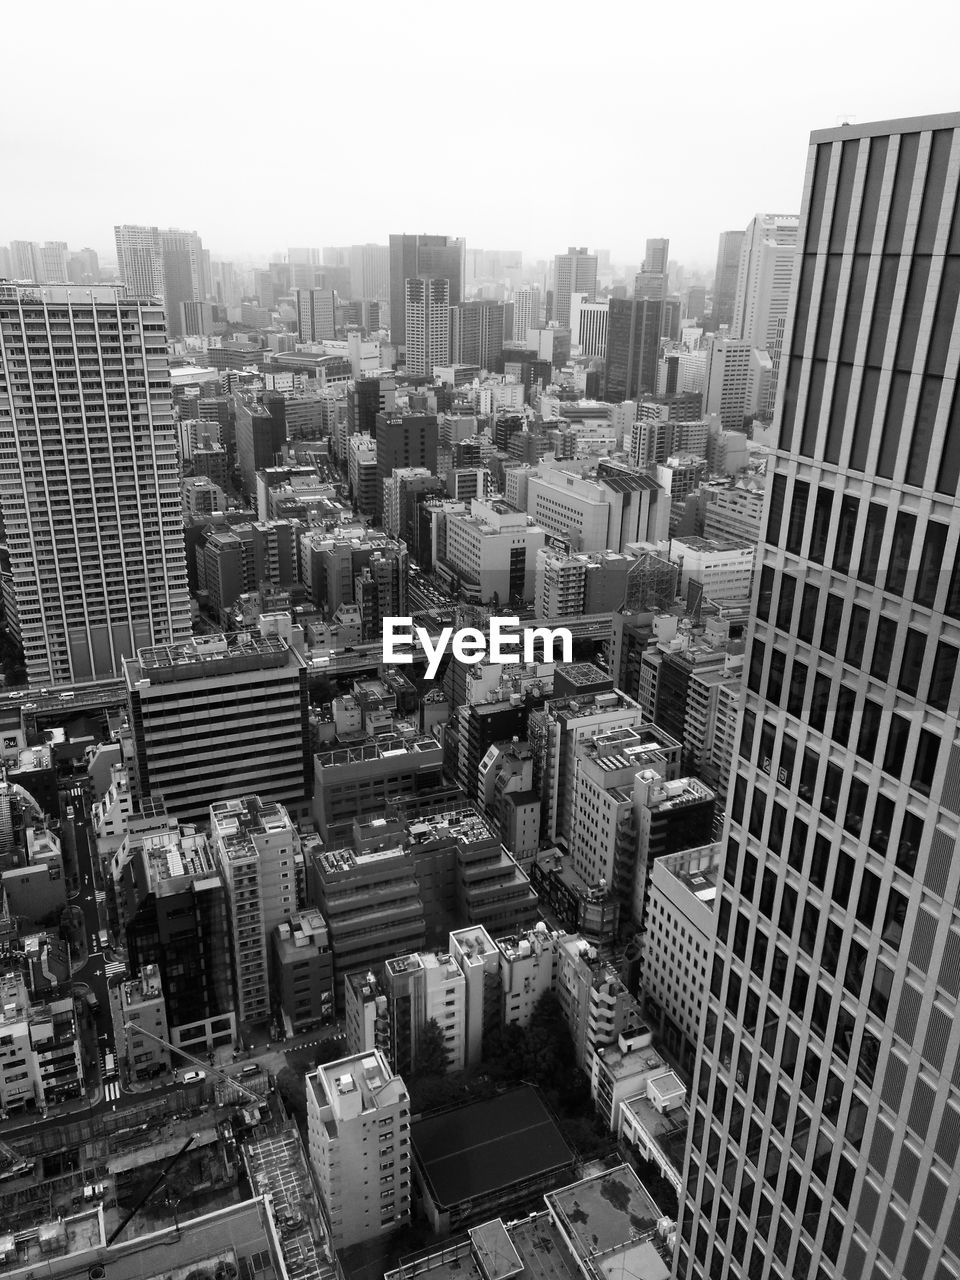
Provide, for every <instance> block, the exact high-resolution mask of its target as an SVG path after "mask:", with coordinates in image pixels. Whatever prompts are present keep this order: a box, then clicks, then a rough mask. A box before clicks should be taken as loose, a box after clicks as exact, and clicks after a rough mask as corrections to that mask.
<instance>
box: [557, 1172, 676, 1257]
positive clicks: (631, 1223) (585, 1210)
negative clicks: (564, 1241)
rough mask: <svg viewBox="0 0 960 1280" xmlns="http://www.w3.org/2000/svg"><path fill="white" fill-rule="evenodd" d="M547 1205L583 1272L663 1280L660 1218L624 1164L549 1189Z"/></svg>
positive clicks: (637, 1179)
mask: <svg viewBox="0 0 960 1280" xmlns="http://www.w3.org/2000/svg"><path fill="white" fill-rule="evenodd" d="M546 1201H547V1206H548V1208H549V1209H550V1211H551V1213H552V1214H553V1215H554V1216H555V1218H556V1220H557V1222H558V1223H559V1224H560V1225H561V1227H562V1228H563V1230H564V1231H565V1232H566V1233H567V1236H568V1238H569V1239H570V1241H571V1243H572V1244H573V1247H574V1250H575V1252H576V1254H577V1256H578V1258H579V1259H580V1261H581V1264H582V1266H583V1267H584V1269H585V1270H587V1272H588V1274H589V1273H591V1272H592V1273H593V1274H594V1275H596V1276H600V1277H604V1278H605V1280H622V1277H624V1276H625V1275H629V1276H630V1277H631V1278H632V1280H668V1277H669V1275H670V1268H669V1266H668V1265H667V1263H666V1262H665V1260H664V1257H663V1255H662V1254H661V1252H660V1249H659V1248H658V1247H657V1243H655V1242H657V1233H656V1228H657V1223H658V1221H659V1220H660V1219H661V1218H662V1216H663V1215H662V1214H661V1212H660V1210H659V1209H658V1208H657V1206H656V1205H655V1204H654V1202H653V1200H651V1198H650V1196H649V1195H648V1194H647V1192H646V1191H645V1190H644V1188H643V1186H642V1185H641V1183H640V1180H639V1178H638V1177H637V1175H636V1174H635V1173H634V1172H633V1170H632V1169H631V1168H629V1166H627V1165H619V1166H618V1167H617V1168H615V1169H609V1170H607V1172H605V1173H600V1174H597V1175H595V1176H594V1177H592V1178H585V1179H584V1180H583V1181H582V1182H577V1183H575V1184H574V1185H573V1186H572V1187H564V1188H562V1189H561V1190H559V1191H552V1192H550V1193H549V1195H547V1196H546Z"/></svg>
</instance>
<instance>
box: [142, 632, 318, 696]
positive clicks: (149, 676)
mask: <svg viewBox="0 0 960 1280" xmlns="http://www.w3.org/2000/svg"><path fill="white" fill-rule="evenodd" d="M290 661H293V662H295V663H296V662H299V661H302V660H301V659H300V658H299V655H298V654H297V653H296V652H295V651H294V650H292V649H291V648H290V647H289V646H288V645H287V642H286V641H285V640H284V639H283V638H282V637H281V636H261V635H256V634H252V633H250V632H242V633H237V634H229V635H228V634H226V633H224V632H218V633H215V634H211V635H205V636H193V637H192V638H191V639H190V640H187V641H186V642H185V643H183V644H165V645H157V646H155V647H154V648H151V649H140V650H139V651H138V652H137V657H136V659H135V660H134V659H126V660H125V662H124V668H125V670H126V673H127V679H128V681H129V683H131V684H136V682H137V681H139V680H149V681H151V682H153V681H159V682H162V681H164V680H179V679H193V678H196V677H198V676H205V675H215V674H226V673H227V672H230V671H242V670H255V669H260V668H263V667H284V666H286V665H287V664H288V663H289V662H290ZM217 667H220V668H221V669H222V670H221V671H217V670H216V668H217Z"/></svg>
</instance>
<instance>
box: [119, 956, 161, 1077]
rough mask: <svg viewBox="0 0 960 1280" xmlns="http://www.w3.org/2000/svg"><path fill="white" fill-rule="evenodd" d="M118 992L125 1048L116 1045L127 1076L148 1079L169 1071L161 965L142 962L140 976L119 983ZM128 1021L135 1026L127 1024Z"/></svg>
mask: <svg viewBox="0 0 960 1280" xmlns="http://www.w3.org/2000/svg"><path fill="white" fill-rule="evenodd" d="M119 995H120V1014H121V1019H122V1022H123V1040H122V1046H123V1047H122V1049H121V1048H120V1045H119V1044H118V1046H117V1047H118V1049H120V1056H121V1057H122V1058H123V1059H124V1061H125V1064H126V1068H127V1075H128V1076H129V1078H130V1079H132V1080H149V1079H151V1078H152V1077H153V1076H158V1075H161V1074H162V1073H163V1072H164V1071H169V1070H170V1049H169V1047H168V1046H169V1043H170V1028H169V1026H168V1025H167V1006H166V1002H165V1001H164V998H163V983H162V982H161V980H160V969H159V967H158V966H157V965H155V964H145V965H143V967H142V968H141V970H140V974H139V976H138V977H136V978H131V979H130V980H129V981H128V982H121V983H120V987H119ZM128 1023H134V1024H135V1025H134V1026H128V1025H127V1024H128ZM141 1032H147V1034H146V1035H142V1034H140V1033H141ZM161 1041H163V1042H165V1043H160V1042H161Z"/></svg>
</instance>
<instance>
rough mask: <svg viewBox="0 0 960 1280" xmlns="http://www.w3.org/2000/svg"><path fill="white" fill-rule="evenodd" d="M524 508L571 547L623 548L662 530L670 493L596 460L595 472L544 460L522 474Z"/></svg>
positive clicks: (651, 539) (630, 471)
mask: <svg viewBox="0 0 960 1280" xmlns="http://www.w3.org/2000/svg"><path fill="white" fill-rule="evenodd" d="M704 465H706V464H704ZM527 513H528V514H529V515H530V517H531V518H532V519H533V520H534V521H536V523H537V525H538V526H539V527H540V528H542V529H544V530H545V531H546V532H547V533H548V534H552V535H553V536H554V537H556V538H562V539H563V540H564V541H565V542H566V543H567V545H568V546H569V547H570V549H571V551H574V552H581V551H582V552H587V553H590V552H600V551H605V550H607V549H609V550H611V551H617V552H620V551H623V550H624V548H625V547H626V546H627V545H628V544H630V543H633V542H659V541H661V540H662V539H664V538H665V537H666V536H667V530H668V527H669V522H670V499H669V495H668V494H667V493H665V492H664V490H663V488H662V487H661V485H660V484H658V483H657V481H656V480H654V479H653V478H652V477H650V476H648V475H644V474H642V473H640V472H638V471H635V470H633V469H630V468H626V467H617V466H615V465H612V464H608V463H606V462H601V463H600V466H599V467H598V469H597V472H596V474H594V475H578V474H576V472H575V470H571V471H569V472H568V471H565V470H564V469H563V464H562V463H557V464H555V465H550V466H543V467H540V468H538V470H537V471H536V472H533V473H531V474H530V475H529V477H528V479H527Z"/></svg>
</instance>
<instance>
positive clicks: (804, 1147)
mask: <svg viewBox="0 0 960 1280" xmlns="http://www.w3.org/2000/svg"><path fill="white" fill-rule="evenodd" d="M958 180H960V114H957V115H949V116H937V117H930V118H922V119H915V120H900V121H888V122H885V123H880V124H873V125H865V126H862V127H860V126H857V127H850V126H843V127H841V128H836V129H829V130H824V131H823V132H819V133H815V134H814V135H813V136H812V138H811V145H810V153H809V162H808V166H807V179H806V184H805V191H804V200H803V210H802V214H801V218H800V231H799V238H798V245H799V250H798V251H799V253H800V254H801V255H802V262H801V266H800V273H799V279H798V285H797V290H796V295H795V297H794V299H793V302H792V304H791V307H790V313H789V315H788V318H787V324H786V334H785V342H784V363H783V374H784V376H783V379H782V383H783V387H782V391H781V395H780V401H779V404H778V408H777V422H778V426H779V447H778V450H777V454H776V462H775V466H774V467H773V474H772V476H771V482H770V489H769V492H768V506H767V525H766V535H765V541H764V542H763V543H761V547H760V555H759V559H760V573H759V574H758V577H757V588H756V594H755V597H754V606H755V608H754V612H755V615H756V617H755V621H754V622H753V624H752V626H751V631H750V637H749V646H748V662H747V677H746V685H745V690H744V711H743V720H742V727H741V733H740V739H739V761H738V765H737V769H736V775H735V778H734V782H733V788H732V791H731V794H730V796H729V797H728V809H729V814H728V817H727V822H726V830H725V862H724V870H723V879H722V892H721V896H720V899H719V902H718V911H717V938H716V942H715V945H714V952H713V955H712V957H711V959H712V967H711V969H710V972H711V986H710V992H709V999H708V1007H707V1009H706V1011H705V1022H704V1024H703V1027H702V1036H701V1048H700V1052H699V1056H698V1062H697V1070H696V1079H695V1086H694V1088H693V1090H692V1096H693V1104H694V1105H693V1116H692V1124H691V1142H690V1145H689V1150H688V1155H687V1162H686V1169H685V1186H686V1201H685V1204H684V1206H683V1210H682V1224H681V1230H680V1235H681V1240H680V1245H679V1248H678V1254H677V1260H676V1263H675V1268H674V1275H675V1276H677V1277H683V1278H684V1280H690V1278H692V1277H712V1276H718V1277H723V1280H727V1278H728V1277H736V1278H738V1280H740V1278H746V1277H749V1278H750V1280H768V1278H769V1277H774V1276H775V1277H784V1278H789V1280H815V1278H816V1280H834V1278H835V1277H837V1278H842V1280H859V1277H870V1280H874V1278H875V1277H881V1276H883V1277H898V1278H899V1277H909V1280H946V1278H947V1277H952V1276H960V1019H958V1018H957V1000H958V997H960V911H958V906H960V857H958V856H957V848H956V847H957V835H958V831H960V745H957V741H956V740H957V738H958V727H960V721H958V717H960V686H958V685H957V682H956V679H955V676H956V668H957V654H958V652H960V500H958V493H957V490H958V482H960V393H958V390H957V365H958V358H960V344H958V337H960V329H958V326H957V319H958V315H957V303H958V297H960V209H958V203H957V188H958Z"/></svg>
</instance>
